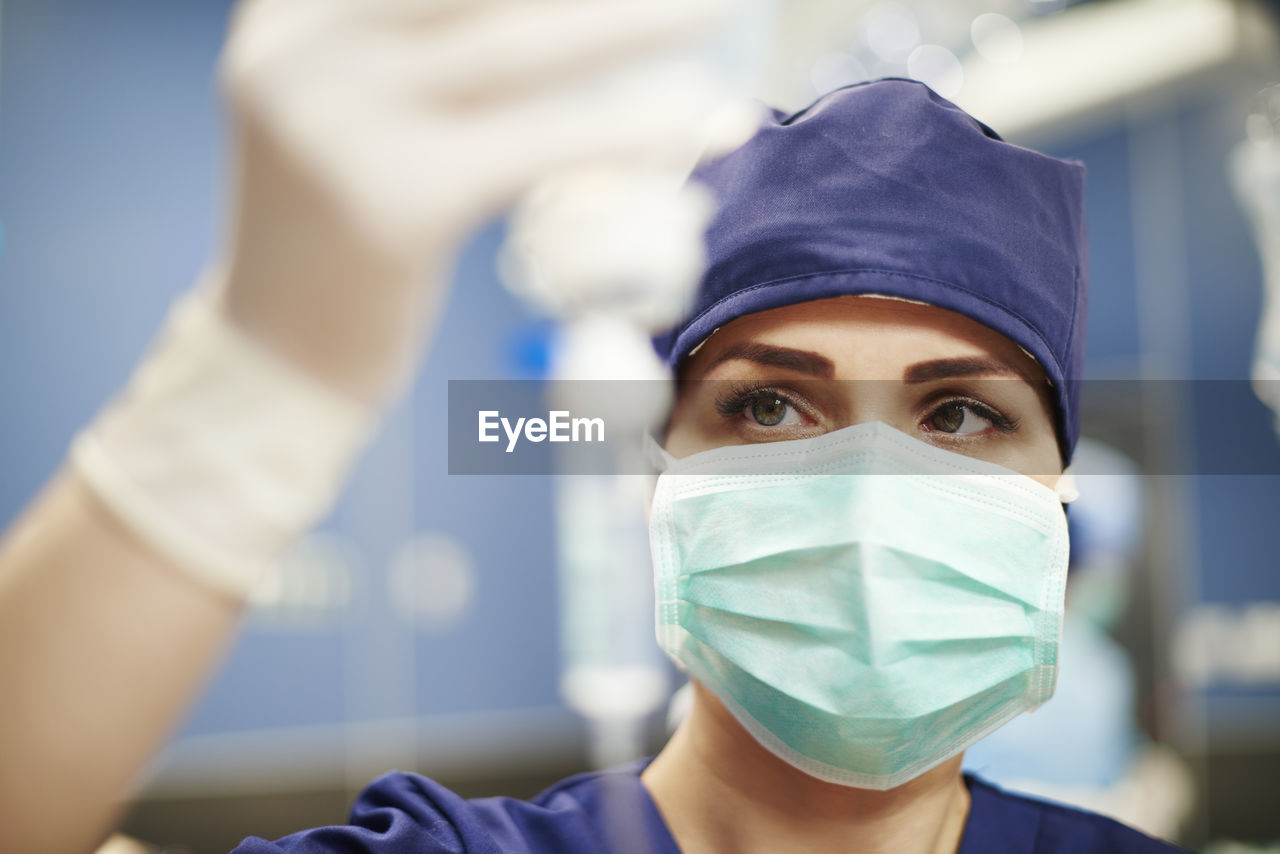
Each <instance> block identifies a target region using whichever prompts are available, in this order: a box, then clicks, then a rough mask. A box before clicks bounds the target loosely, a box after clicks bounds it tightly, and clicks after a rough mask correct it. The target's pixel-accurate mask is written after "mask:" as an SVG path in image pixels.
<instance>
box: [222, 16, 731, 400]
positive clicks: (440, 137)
mask: <svg viewBox="0 0 1280 854" xmlns="http://www.w3.org/2000/svg"><path fill="white" fill-rule="evenodd" d="M727 8H728V6H727V4H726V0H608V2H606V1H605V0H523V2H517V0H246V2H244V3H242V5H241V6H240V7H239V8H238V9H237V10H236V13H235V15H234V18H233V21H232V28H231V33H230V37H229V40H228V43H227V46H226V50H225V52H224V55H223V60H222V76H223V82H224V85H225V89H226V96H227V100H228V102H229V104H230V108H231V113H232V119H233V124H234V129H235V147H234V151H235V157H236V162H235V170H236V171H235V174H236V184H235V186H236V196H235V199H234V200H233V208H232V213H233V222H232V228H231V241H230V246H229V249H228V253H227V258H226V260H225V261H224V263H223V264H222V265H221V269H222V272H223V274H224V275H225V280H226V306H227V309H228V311H229V313H230V315H231V317H232V318H233V320H235V321H236V322H237V323H238V324H239V325H240V326H242V327H243V328H245V329H247V330H248V331H249V332H250V333H251V334H252V335H253V336H255V337H256V338H258V339H259V340H261V341H263V342H265V343H266V344H268V345H269V346H270V347H272V348H273V349H275V350H276V351H278V352H280V353H281V354H283V355H284V356H285V357H286V358H288V359H290V360H291V361H293V362H294V363H295V364H297V365H299V366H301V367H302V368H303V369H305V370H307V371H309V372H310V373H312V374H313V375H315V376H318V377H319V378H320V379H322V380H323V381H325V382H326V383H328V384H330V385H332V386H334V387H336V388H338V389H340V390H342V391H344V392H346V393H349V394H351V395H353V396H355V397H356V398H357V399H359V400H362V401H365V402H374V403H379V402H383V401H385V400H386V399H387V398H388V397H390V396H391V395H393V394H394V393H395V392H396V391H397V390H398V389H399V388H400V387H401V386H402V385H403V384H404V383H405V382H406V381H407V379H408V377H409V376H410V375H411V371H412V366H413V363H414V360H415V357H416V355H417V352H418V350H419V348H420V344H421V338H422V335H423V332H424V330H425V329H427V328H428V327H429V326H430V323H431V321H432V319H433V318H434V316H435V314H436V312H437V311H438V308H439V302H440V297H441V296H442V287H441V281H442V279H443V278H444V277H445V276H446V275H447V272H448V266H449V262H450V261H451V260H452V257H453V255H454V253H455V252H456V250H457V248H458V246H459V244H460V243H461V241H462V240H463V239H464V238H465V237H466V236H467V234H468V233H469V232H471V231H472V230H474V229H475V227H477V226H478V225H479V224H481V223H483V222H484V220H485V219H486V218H487V217H490V216H492V215H493V214H494V213H495V212H497V211H498V210H500V209H501V208H502V207H503V206H504V205H506V204H509V203H510V202H511V201H512V200H513V199H514V198H515V197H516V196H517V195H518V194H519V193H520V192H521V191H522V190H523V189H525V188H526V187H528V186H529V185H531V184H532V183H534V182H535V181H537V180H538V179H540V178H542V177H545V176H546V175H547V174H549V173H551V172H554V171H556V170H560V169H563V168H565V167H566V166H570V165H575V164H580V163H582V162H584V161H614V162H616V161H618V160H620V159H621V160H624V161H625V160H627V159H637V160H640V159H645V158H650V157H651V156H652V154H653V152H655V151H658V150H661V149H663V148H664V147H669V146H670V145H672V144H673V143H674V141H676V140H682V139H684V138H687V136H688V134H689V133H691V132H692V130H693V129H695V128H696V127H697V124H698V122H697V120H698V119H699V118H701V116H700V115H699V113H700V112H701V111H702V110H705V108H706V103H705V100H704V99H703V97H702V92H700V91H699V90H698V87H697V86H689V87H682V86H680V85H672V86H671V87H670V88H667V89H665V90H664V91H660V92H658V91H645V90H643V89H641V90H639V91H634V90H633V91H629V92H628V93H627V94H625V95H619V94H618V92H617V91H616V90H614V91H612V92H610V91H609V90H608V89H607V88H600V87H597V88H596V90H595V91H592V89H591V86H590V85H589V84H590V83H591V82H592V81H593V80H595V79H598V78H599V77H600V76H602V75H607V74H613V73H615V72H617V71H618V70H620V69H622V68H624V67H625V66H627V65H628V64H635V63H637V62H640V61H643V60H646V59H649V58H652V57H653V56H655V55H658V54H662V53H666V52H670V51H672V50H673V49H676V48H678V47H680V46H681V45H682V44H685V43H688V42H690V41H693V40H695V39H697V38H699V37H702V36H704V35H705V34H706V32H707V31H708V29H710V28H711V27H712V26H713V25H714V24H716V23H718V22H720V21H721V20H722V17H723V15H724V14H725V13H726V11H727ZM673 82H674V81H673Z"/></svg>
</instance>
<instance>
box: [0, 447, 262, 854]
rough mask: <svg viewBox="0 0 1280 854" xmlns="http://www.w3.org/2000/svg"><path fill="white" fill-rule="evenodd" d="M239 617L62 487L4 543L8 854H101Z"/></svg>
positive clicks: (2, 729) (1, 792) (67, 478)
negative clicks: (140, 778)
mask: <svg viewBox="0 0 1280 854" xmlns="http://www.w3.org/2000/svg"><path fill="white" fill-rule="evenodd" d="M239 612H240V604H239V603H238V601H236V600H235V599H234V598H232V597H230V596H224V595H221V594H218V593H215V592H213V590H212V588H209V587H207V586H205V585H203V584H201V583H199V582H197V581H195V580H193V579H192V578H191V576H190V575H189V574H187V573H184V572H182V571H181V570H179V569H177V568H176V567H173V566H171V565H169V563H168V561H167V560H166V559H165V558H163V557H161V556H160V555H159V554H158V553H156V552H154V551H153V550H151V549H150V548H149V547H148V546H147V545H145V544H144V543H142V542H141V541H140V540H138V539H137V538H136V537H135V536H134V535H133V534H132V533H131V532H130V531H129V530H128V529H127V528H125V527H124V526H123V525H121V524H120V523H119V522H118V521H117V520H116V519H115V518H114V517H113V516H112V514H111V511H110V510H108V509H107V508H106V507H104V506H103V505H102V504H101V503H100V502H99V501H98V499H97V498H96V497H95V496H94V494H93V493H92V492H91V491H90V490H89V489H88V488H87V487H86V486H85V485H84V483H83V482H82V481H81V480H80V479H79V478H78V477H77V476H76V475H75V474H74V473H73V472H71V471H63V472H61V473H59V474H58V475H57V476H55V478H54V479H53V480H52V481H51V482H50V484H49V485H48V486H47V487H46V488H45V490H44V491H43V492H42V493H41V495H40V496H39V497H38V498H37V499H36V500H35V501H34V502H33V503H32V504H31V505H30V506H29V507H28V508H27V510H26V512H25V513H24V514H23V516H22V517H21V518H19V519H18V521H17V522H16V523H15V524H14V525H13V526H12V527H11V528H10V529H9V531H8V532H7V533H6V534H5V537H4V539H3V541H0V680H2V681H3V685H4V701H3V702H0V757H3V761H0V814H3V815H4V820H3V821H0V851H14V852H17V851H30V852H36V851H38V852H41V854H61V852H86V851H90V850H92V849H93V848H94V846H95V845H96V844H98V843H99V842H100V841H101V839H102V838H103V837H105V836H106V835H107V834H108V833H109V832H110V830H111V828H112V824H113V822H114V820H115V819H116V817H117V815H118V813H119V811H120V810H121V808H122V807H123V806H124V803H125V801H126V800H127V798H128V797H129V795H130V793H131V790H132V787H133V785H134V784H135V781H136V780H137V777H138V775H139V773H140V771H141V770H142V768H143V767H144V766H145V765H146V763H147V762H148V760H149V759H150V758H151V757H152V756H153V755H154V753H155V752H156V750H157V749H158V748H159V747H160V746H161V745H162V744H163V742H164V741H165V740H166V738H167V737H168V736H169V734H170V732H171V731H172V729H173V727H174V726H175V724H176V723H177V721H178V720H179V719H180V717H181V716H182V714H183V712H184V711H185V710H186V708H187V706H188V705H189V703H190V701H191V699H192V698H193V696H194V695H195V694H196V692H197V691H198V690H199V688H200V686H201V685H202V683H203V682H204V681H205V680H206V678H207V677H208V675H209V673H210V671H211V670H212V669H213V667H214V666H215V665H216V663H217V661H218V659H219V658H220V656H221V652H222V650H223V649H224V648H225V646H226V645H227V642H228V641H229V640H230V638H231V637H232V635H233V633H234V631H235V628H236V625H237V619H238V615H239Z"/></svg>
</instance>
